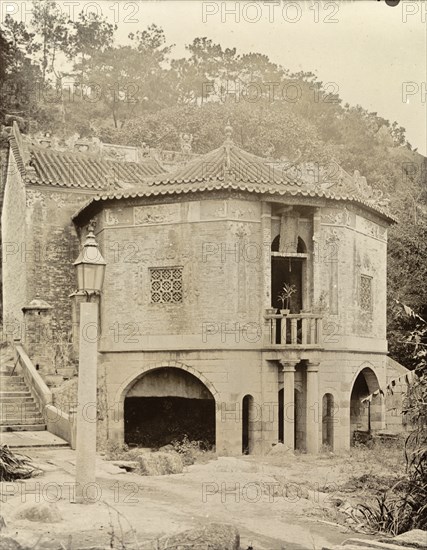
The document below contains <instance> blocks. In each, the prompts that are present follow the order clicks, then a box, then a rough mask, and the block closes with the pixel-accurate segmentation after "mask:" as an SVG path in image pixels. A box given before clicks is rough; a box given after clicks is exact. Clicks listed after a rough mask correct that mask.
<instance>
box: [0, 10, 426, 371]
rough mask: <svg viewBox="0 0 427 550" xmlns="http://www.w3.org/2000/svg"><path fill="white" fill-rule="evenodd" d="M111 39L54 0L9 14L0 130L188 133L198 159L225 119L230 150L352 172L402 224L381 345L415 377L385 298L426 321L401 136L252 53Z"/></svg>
mask: <svg viewBox="0 0 427 550" xmlns="http://www.w3.org/2000/svg"><path fill="white" fill-rule="evenodd" d="M115 33H116V26H115V25H113V24H111V23H109V22H108V21H106V20H104V19H103V18H102V17H100V16H98V15H95V14H93V13H90V12H86V13H84V12H82V13H81V14H80V15H78V17H77V18H76V19H75V20H73V21H71V20H69V19H68V18H67V17H65V15H64V13H63V12H61V10H60V9H59V7H58V6H57V5H56V3H55V2H54V1H47V0H42V1H37V2H34V10H33V18H32V20H31V21H30V22H29V23H28V24H25V23H24V22H22V21H20V22H18V21H16V20H13V19H12V18H11V17H6V19H5V22H4V24H3V25H1V26H0V48H1V51H2V56H1V62H0V77H1V80H2V83H3V84H2V86H3V87H2V94H1V95H0V122H1V121H2V120H4V117H5V115H6V114H14V115H17V116H21V117H23V118H24V119H26V120H29V121H31V130H32V131H49V132H52V133H55V134H63V135H64V134H65V135H70V134H73V133H76V132H77V133H79V134H80V135H96V136H98V137H100V138H101V139H102V140H103V141H107V142H112V143H122V144H129V145H141V144H142V143H143V142H145V143H146V144H148V145H150V146H153V147H162V148H164V149H175V150H176V149H179V147H180V134H181V133H183V132H186V133H191V134H193V138H194V139H193V143H192V146H193V150H194V151H195V152H199V153H203V152H206V151H208V150H210V149H212V148H213V147H215V146H218V145H219V144H220V143H221V142H222V140H223V139H224V134H223V129H224V126H225V124H226V122H227V120H230V122H231V124H232V126H233V128H234V134H233V137H234V139H235V141H237V143H239V144H240V145H242V146H243V147H244V148H245V149H247V150H249V151H251V152H253V153H256V154H258V155H263V156H271V157H274V158H286V159H289V160H290V161H292V162H294V161H304V160H310V161H313V162H318V163H323V164H324V163H329V162H331V161H332V160H335V161H337V162H339V163H340V164H341V166H342V167H343V168H344V169H345V170H347V171H348V172H349V173H353V171H354V170H356V169H357V170H359V171H360V172H361V174H362V175H365V176H366V177H367V179H368V182H369V183H370V184H371V185H372V186H373V187H376V188H379V189H381V190H382V191H384V192H385V193H386V195H388V196H389V197H390V198H391V208H392V211H393V212H394V214H395V215H396V216H397V218H398V219H399V223H398V224H397V225H396V226H394V227H393V228H392V229H391V230H390V234H389V235H390V238H389V269H388V278H389V280H388V284H389V286H388V288H389V296H390V297H391V299H390V300H389V304H388V318H389V341H390V350H391V353H392V356H393V357H394V358H395V359H397V360H398V361H400V362H401V363H403V364H405V365H407V366H409V367H411V368H413V366H414V362H413V358H412V357H411V355H410V354H408V353H407V349H406V348H405V345H404V344H402V342H401V339H400V338H399V334H400V333H401V331H404V330H408V329H412V328H414V320H413V319H402V318H401V316H399V315H398V313H397V310H396V307H395V305H394V302H393V299H394V298H395V297H397V298H398V299H399V300H401V301H403V302H405V303H407V304H408V306H410V307H412V308H414V309H415V310H417V311H419V312H420V314H421V315H425V314H426V313H427V311H426V309H427V285H425V284H424V283H423V281H425V275H426V265H427V245H426V242H427V238H426V237H427V230H426V220H427V193H426V188H427V187H426V179H427V178H426V174H427V163H426V159H425V158H424V157H422V156H421V155H419V154H418V153H417V152H416V150H413V149H412V147H411V145H410V144H409V143H408V142H407V140H406V137H405V130H404V128H402V127H401V126H399V124H398V123H397V122H390V121H388V120H386V119H384V118H382V117H381V116H379V115H378V114H377V113H372V112H368V111H367V110H365V109H363V108H362V107H361V106H359V105H357V106H350V105H348V104H343V102H342V100H341V99H340V97H339V95H338V89H336V87H335V86H331V85H330V84H329V85H325V84H323V83H322V82H320V81H319V80H317V78H316V76H315V75H314V74H313V73H310V72H299V73H295V74H292V73H290V71H289V70H287V69H286V68H284V67H280V66H278V65H276V64H275V63H272V62H271V61H270V60H269V58H268V57H267V56H266V55H263V54H261V53H257V52H252V53H249V54H239V52H238V51H237V50H236V48H226V49H223V48H222V46H221V45H220V44H215V43H213V42H212V40H210V39H208V38H206V37H198V38H195V39H194V40H193V41H192V42H191V43H190V44H188V45H187V53H188V55H187V56H186V57H184V58H180V59H176V58H173V57H172V54H173V46H172V45H168V44H167V37H166V36H165V34H164V32H163V30H162V29H161V28H160V27H158V26H157V25H154V24H152V25H149V26H148V27H147V28H146V29H144V30H142V31H138V32H136V33H135V34H130V35H129V41H128V43H127V44H126V45H123V44H117V43H116V41H115V36H116V34H115ZM64 67H65V69H64Z"/></svg>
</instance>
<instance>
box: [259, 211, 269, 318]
mask: <svg viewBox="0 0 427 550" xmlns="http://www.w3.org/2000/svg"><path fill="white" fill-rule="evenodd" d="M261 234H262V243H261V250H262V256H261V257H262V307H263V308H264V310H265V309H268V308H271V205H270V204H269V203H267V202H262V203H261ZM263 313H264V312H263Z"/></svg>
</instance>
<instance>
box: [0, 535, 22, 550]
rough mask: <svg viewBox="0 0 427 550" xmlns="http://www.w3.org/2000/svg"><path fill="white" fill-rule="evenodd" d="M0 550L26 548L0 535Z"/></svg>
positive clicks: (20, 549) (10, 538)
mask: <svg viewBox="0 0 427 550" xmlns="http://www.w3.org/2000/svg"><path fill="white" fill-rule="evenodd" d="M0 550H25V548H24V547H23V546H21V545H20V544H19V542H18V541H16V540H15V539H13V538H12V537H4V536H1V535H0Z"/></svg>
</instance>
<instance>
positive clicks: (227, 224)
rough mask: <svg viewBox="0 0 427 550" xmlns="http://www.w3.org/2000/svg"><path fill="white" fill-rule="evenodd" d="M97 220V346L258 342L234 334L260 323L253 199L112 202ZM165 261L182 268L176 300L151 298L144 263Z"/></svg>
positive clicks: (155, 265) (258, 249)
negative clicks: (100, 283) (100, 286)
mask: <svg viewBox="0 0 427 550" xmlns="http://www.w3.org/2000/svg"><path fill="white" fill-rule="evenodd" d="M99 218H100V219H99V221H98V223H97V234H98V235H97V236H98V240H99V242H100V246H101V251H102V254H103V255H104V257H105V260H106V262H107V270H106V278H105V284H104V291H103V298H102V323H103V338H102V345H101V348H102V349H142V348H145V349H147V348H149V349H150V348H157V349H164V348H170V349H174V348H181V349H182V348H185V347H189V348H206V347H218V346H219V347H224V345H225V347H227V345H226V344H227V343H229V344H230V345H234V344H236V345H238V346H240V347H248V346H252V347H253V346H254V345H257V346H258V347H259V345H260V343H261V337H260V335H259V336H258V337H257V336H256V335H254V336H252V337H251V336H248V338H247V339H246V340H245V338H243V337H242V336H241V335H240V336H239V334H238V333H239V328H240V329H242V327H246V329H247V331H248V332H251V331H255V332H256V331H258V330H259V328H260V327H261V326H262V323H261V319H262V317H261V314H262V309H261V308H260V300H261V273H260V271H261V270H260V268H259V257H260V256H259V255H260V252H261V249H262V240H261V232H260V203H259V202H255V201H249V200H248V201H242V200H240V201H239V200H234V199H230V200H228V201H224V200H205V201H186V202H179V203H174V204H158V205H149V206H143V205H136V206H132V205H122V204H120V205H119V206H118V207H117V208H115V209H114V210H113V209H111V210H109V209H107V210H105V211H104V212H103V213H102V215H101V216H99ZM251 254H252V255H253V256H251ZM165 267H170V268H173V267H181V268H182V302H179V303H155V302H154V300H153V297H152V295H151V289H150V269H152V268H165ZM227 331H229V332H230V333H231V334H229V335H228V337H226V336H225V333H226V332H227ZM236 331H237V333H236ZM234 333H236V334H234ZM224 338H226V340H227V343H226V342H225V341H224ZM251 338H252V342H250V340H251ZM239 340H240V342H239Z"/></svg>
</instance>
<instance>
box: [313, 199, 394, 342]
mask: <svg viewBox="0 0 427 550" xmlns="http://www.w3.org/2000/svg"><path fill="white" fill-rule="evenodd" d="M319 261H320V270H321V281H322V283H321V288H322V290H323V291H324V292H326V293H327V302H328V311H327V315H326V319H325V321H326V323H330V324H329V326H326V331H325V348H327V349H349V350H354V351H359V350H363V349H365V350H366V351H378V352H383V353H386V352H387V342H386V265H387V229H386V227H385V226H384V225H382V224H380V223H379V221H378V220H376V219H375V218H374V217H373V216H371V215H370V214H369V213H367V212H361V211H360V210H359V209H354V208H352V209H351V210H350V209H347V208H341V209H338V208H335V209H332V208H327V209H323V210H322V225H321V243H320V250H319ZM361 276H365V277H367V278H368V279H369V280H370V281H371V285H372V293H371V296H372V309H371V311H366V310H364V309H363V306H362V296H361Z"/></svg>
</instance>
